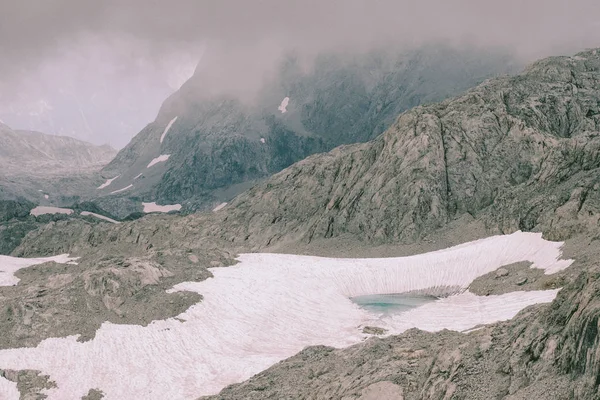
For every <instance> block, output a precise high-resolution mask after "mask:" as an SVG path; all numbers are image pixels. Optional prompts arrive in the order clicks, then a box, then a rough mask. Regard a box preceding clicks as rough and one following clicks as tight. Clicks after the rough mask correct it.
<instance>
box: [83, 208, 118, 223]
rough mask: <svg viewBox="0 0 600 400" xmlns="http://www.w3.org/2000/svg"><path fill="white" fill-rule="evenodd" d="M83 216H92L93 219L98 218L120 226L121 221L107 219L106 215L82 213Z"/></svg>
mask: <svg viewBox="0 0 600 400" xmlns="http://www.w3.org/2000/svg"><path fill="white" fill-rule="evenodd" d="M81 215H84V216H85V215H88V216H91V217H96V218H98V219H103V220H104V221H108V222H112V223H113V224H120V222H119V221H115V220H114V219H112V218H108V217H105V216H104V215H100V214H96V213H93V212H89V211H82V212H81Z"/></svg>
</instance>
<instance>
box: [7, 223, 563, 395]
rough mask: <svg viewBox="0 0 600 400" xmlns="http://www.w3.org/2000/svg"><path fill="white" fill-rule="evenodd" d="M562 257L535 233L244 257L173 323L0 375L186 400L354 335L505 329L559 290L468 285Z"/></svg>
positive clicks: (73, 345)
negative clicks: (417, 303) (380, 308)
mask: <svg viewBox="0 0 600 400" xmlns="http://www.w3.org/2000/svg"><path fill="white" fill-rule="evenodd" d="M561 246H562V243H560V242H550V241H546V240H544V239H543V238H542V235H541V234H539V233H523V232H516V233H513V234H511V235H504V236H493V237H489V238H486V239H481V240H477V241H474V242H469V243H465V244H462V245H459V246H455V247H451V248H448V249H444V250H439V251H435V252H430V253H425V254H419V255H414V256H409V257H396V258H371V259H351V258H347V259H343V258H325V257H314V256H298V255H288V254H266V253H255V254H241V255H240V256H239V257H238V260H239V261H240V262H239V263H238V264H236V265H234V266H231V267H221V268H210V271H211V272H212V274H213V278H209V279H207V280H205V281H202V282H184V283H180V284H178V285H176V286H174V287H173V288H172V289H170V290H169V291H168V292H175V291H191V292H197V293H200V294H201V295H202V296H203V300H202V302H200V303H198V304H196V305H194V306H192V307H190V308H189V309H188V310H187V311H185V312H184V313H182V314H180V315H178V316H177V317H175V318H169V319H167V320H160V321H154V322H152V323H151V324H149V325H148V326H147V327H142V326H137V325H116V324H111V323H108V322H105V323H104V324H103V325H102V326H101V328H100V329H99V330H98V331H97V333H96V337H95V338H94V339H93V340H90V341H88V342H84V343H80V342H77V336H70V337H67V338H53V339H47V340H44V341H43V342H42V343H40V344H39V345H38V346H37V347H36V348H19V349H7V350H0V368H7V369H15V370H21V369H33V370H40V371H42V373H43V374H48V375H50V379H52V380H54V381H55V382H56V384H57V386H58V387H57V388H52V389H47V390H45V391H44V393H45V394H46V395H47V396H48V399H50V400H53V399H61V400H70V399H80V398H81V397H82V396H84V395H85V394H87V393H88V391H89V390H90V389H91V388H96V389H99V390H101V391H102V392H103V393H104V395H105V399H106V400H111V399H127V398H144V399H166V398H168V399H195V398H197V397H199V396H201V395H209V394H214V393H217V392H219V391H220V390H221V389H222V388H223V387H224V386H226V385H228V384H231V383H235V382H240V381H243V380H245V379H247V378H249V377H251V376H252V375H254V374H256V373H258V372H260V371H262V370H264V369H266V368H268V367H270V366H271V365H273V364H275V363H277V362H278V361H280V360H282V359H285V358H287V357H290V356H292V355H294V354H296V353H297V352H299V351H300V350H302V349H303V348H304V347H306V346H311V345H328V346H334V347H338V348H339V347H345V346H350V345H353V344H357V343H360V342H361V341H363V340H365V339H366V338H367V337H369V335H367V334H365V333H363V332H362V328H363V327H364V326H367V325H369V326H378V327H382V328H385V329H388V330H389V332H388V333H389V334H399V333H401V332H404V331H405V330H407V329H409V328H412V327H416V328H420V329H423V330H428V331H438V330H442V329H452V330H458V331H464V330H466V329H470V328H473V327H476V326H478V325H480V324H487V323H492V322H495V321H500V320H506V319H510V318H512V317H514V316H515V315H516V314H517V313H518V312H519V311H520V310H522V309H523V308H525V307H527V306H529V305H532V304H536V303H545V302H550V301H552V300H553V299H554V298H555V296H556V294H557V292H558V290H545V291H529V292H524V291H523V292H512V293H507V294H504V295H498V296H485V297H480V296H476V295H474V294H472V293H470V292H469V291H468V290H467V288H468V286H469V284H470V283H471V282H472V281H473V280H474V279H476V278H477V277H479V276H481V275H484V274H486V273H489V272H492V271H494V270H496V269H498V268H499V267H501V266H504V265H508V264H511V263H515V262H519V261H530V262H531V263H532V266H531V268H539V269H542V270H544V273H545V274H552V273H555V272H558V271H561V270H563V269H565V268H567V267H568V266H569V265H570V264H571V263H572V260H563V259H560V257H561V250H560V249H561ZM447 287H452V288H454V289H453V292H452V293H456V294H451V293H449V296H448V297H446V298H442V299H441V300H438V301H435V302H433V303H428V304H425V305H423V306H421V307H418V308H415V309H412V310H410V311H408V312H406V313H402V314H398V315H388V316H384V315H379V314H375V313H370V312H367V311H365V310H364V309H362V308H361V307H359V306H358V305H356V304H355V303H353V302H352V301H351V300H350V298H351V297H356V296H361V295H367V294H388V293H403V292H408V291H415V290H425V291H426V290H435V289H439V290H441V289H440V288H442V289H443V288H447ZM456 288H459V290H456ZM8 398H9V399H11V397H8ZM12 398H15V399H16V398H17V397H15V396H14V395H13V397H12Z"/></svg>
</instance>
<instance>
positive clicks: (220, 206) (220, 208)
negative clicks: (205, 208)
mask: <svg viewBox="0 0 600 400" xmlns="http://www.w3.org/2000/svg"><path fill="white" fill-rule="evenodd" d="M226 205H227V203H221V204H219V205H218V206H216V207H215V208H213V212H217V211H219V210H222V209H223V208H225V206H226Z"/></svg>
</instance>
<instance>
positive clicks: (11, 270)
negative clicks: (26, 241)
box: [0, 254, 79, 393]
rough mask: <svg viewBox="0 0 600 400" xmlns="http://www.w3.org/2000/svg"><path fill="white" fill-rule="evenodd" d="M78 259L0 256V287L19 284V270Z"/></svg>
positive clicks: (61, 256)
mask: <svg viewBox="0 0 600 400" xmlns="http://www.w3.org/2000/svg"><path fill="white" fill-rule="evenodd" d="M78 258H79V257H69V255H68V254H61V255H59V256H54V257H44V258H17V257H9V256H1V255H0V286H13V285H16V284H17V283H19V278H17V277H16V276H15V275H14V274H15V272H17V271H18V270H20V269H23V268H27V267H31V266H32V265H37V264H43V263H46V262H50V261H53V262H56V263H59V264H68V263H74V262H75V260H77V259H78ZM0 393H1V392H0Z"/></svg>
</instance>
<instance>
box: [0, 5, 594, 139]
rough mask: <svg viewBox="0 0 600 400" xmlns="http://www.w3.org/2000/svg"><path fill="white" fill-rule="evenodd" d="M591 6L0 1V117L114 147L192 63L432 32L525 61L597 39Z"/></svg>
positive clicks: (400, 40) (259, 61)
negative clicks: (503, 51) (502, 49)
mask: <svg viewBox="0 0 600 400" xmlns="http://www.w3.org/2000/svg"><path fill="white" fill-rule="evenodd" d="M598 15H600V1H598V0H503V1H500V0H418V1H417V0H410V1H409V0H279V1H274V0H236V1H234V0H212V1H205V0H169V1H167V0H101V1H100V0H43V1H40V0H0V118H1V119H4V120H5V122H7V123H9V125H11V123H10V122H12V125H15V124H18V125H21V126H14V127H15V128H25V129H26V128H36V126H37V125H36V124H38V122H39V124H42V122H40V121H42V120H43V118H46V119H47V118H49V117H48V115H50V117H51V119H52V121H51V122H48V121H46V122H44V124H45V125H43V124H42V125H40V126H44V127H46V130H51V129H52V128H51V126H54V132H49V133H61V129H63V128H65V127H67V128H66V129H63V130H62V133H65V134H69V135H73V136H76V137H79V138H82V139H86V140H90V141H93V142H95V143H104V142H108V143H111V144H112V145H113V146H115V147H121V146H123V145H124V144H126V143H127V141H128V140H129V139H130V138H131V137H132V136H133V135H134V134H135V133H137V131H138V130H139V129H141V128H142V127H143V126H144V125H145V124H146V123H148V122H150V121H152V120H153V119H154V117H155V115H156V112H157V110H158V107H159V106H160V103H161V102H162V100H164V98H166V96H168V95H169V94H170V93H171V92H172V91H173V90H175V89H177V88H178V87H179V85H181V83H183V81H185V79H187V78H188V77H189V76H190V75H191V74H192V73H193V71H194V68H195V66H196V64H197V62H198V61H199V60H203V64H201V66H202V68H203V70H201V71H200V72H202V71H205V72H206V73H213V74H214V73H215V71H218V73H219V74H223V76H225V75H226V76H228V77H230V78H231V79H227V83H228V84H230V85H234V86H242V85H244V84H248V82H255V81H256V78H257V77H258V76H259V75H260V74H261V73H264V71H267V70H268V69H269V68H271V67H272V66H273V64H274V62H275V61H276V60H277V59H278V57H279V56H280V55H281V54H282V52H283V51H285V50H288V49H291V48H294V49H296V50H298V51H300V52H303V53H306V54H314V53H317V52H320V51H327V50H330V49H346V50H347V49H351V50H360V49H366V48H370V47H372V46H375V45H381V44H384V43H394V44H396V45H403V46H415V45H418V44H420V43H423V42H430V41H438V40H444V41H449V42H452V43H457V44H470V45H479V46H502V47H506V48H508V49H510V50H512V51H514V52H515V53H516V54H518V56H520V57H522V58H524V59H526V60H533V59H536V58H539V57H543V56H547V55H552V54H567V53H572V52H576V51H579V50H583V49H585V48H589V47H600V18H598ZM74 118H76V119H77V121H76V123H75V122H73V121H72V120H73V119H74ZM7 120H10V121H7ZM36 121H38V122H36ZM24 125H29V126H24Z"/></svg>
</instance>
